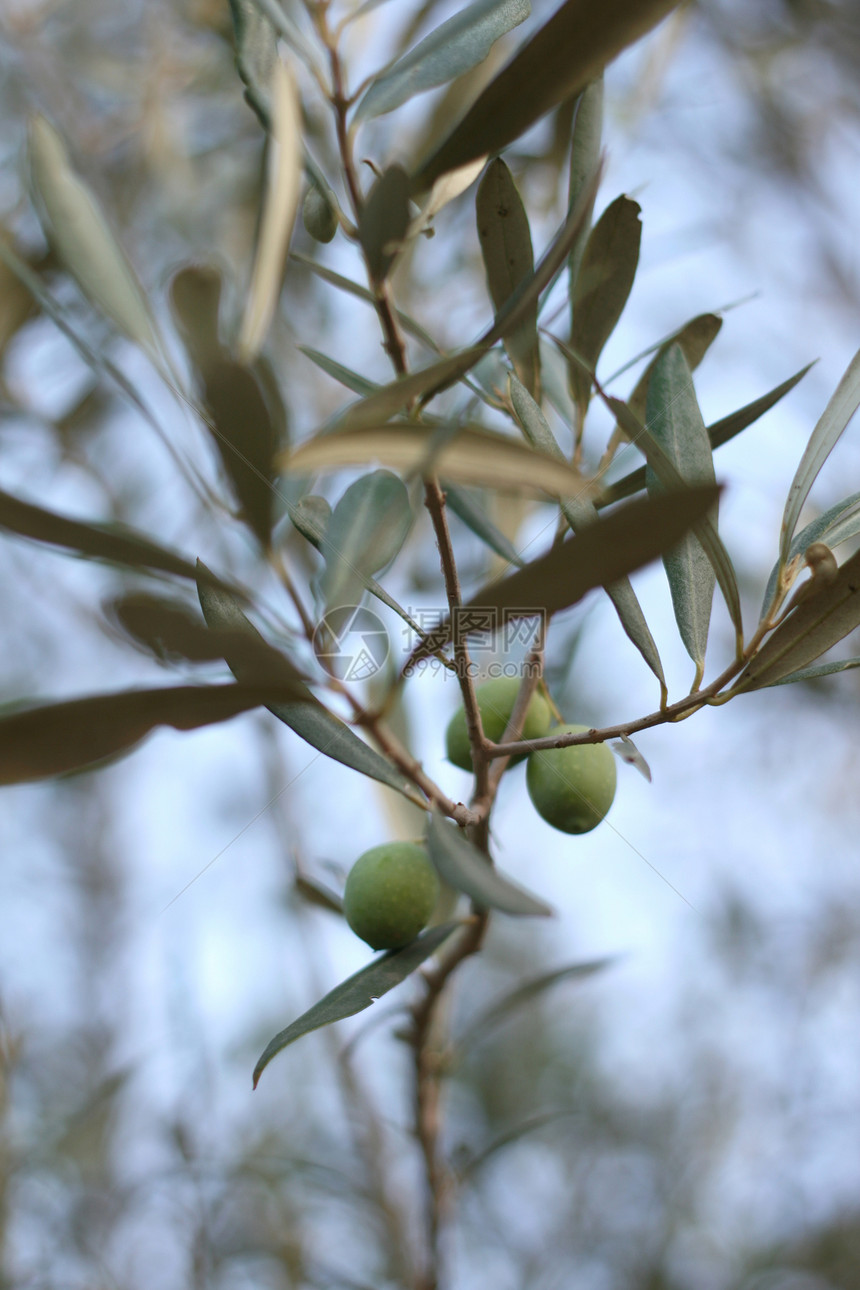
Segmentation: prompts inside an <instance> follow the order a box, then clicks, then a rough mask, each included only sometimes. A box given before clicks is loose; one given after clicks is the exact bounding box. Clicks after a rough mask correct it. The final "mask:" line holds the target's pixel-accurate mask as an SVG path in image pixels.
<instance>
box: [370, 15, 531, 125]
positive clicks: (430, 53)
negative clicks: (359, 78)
mask: <svg viewBox="0 0 860 1290" xmlns="http://www.w3.org/2000/svg"><path fill="white" fill-rule="evenodd" d="M530 13H531V3H530V0H478V3H477V4H471V5H468V6H467V7H466V8H465V9H461V10H460V12H459V13H457V14H455V15H454V17H453V18H449V19H448V21H447V22H443V23H442V25H441V26H440V27H437V28H436V30H435V31H431V32H430V34H429V36H425V37H424V39H423V40H422V41H419V43H418V44H417V45H416V46H415V48H414V49H411V50H410V51H409V53H408V54H405V55H404V56H403V58H400V59H398V60H397V62H396V63H395V64H394V65H393V66H392V67H390V68H389V69H388V70H387V71H385V72H382V73H381V74H380V75H379V76H377V77H375V79H374V81H373V83H372V84H371V86H370V89H369V90H368V91H367V93H366V94H365V95H364V98H363V99H362V100H361V102H360V103H359V105H358V109H357V111H356V114H355V117H354V123H357V122H359V121H364V120H367V118H368V117H374V116H383V115H384V114H385V113H386V112H393V111H394V109H395V108H398V107H400V105H401V104H402V103H406V102H407V101H408V100H409V99H411V98H413V97H414V95H416V94H423V93H424V92H425V90H432V89H435V87H436V86H437V85H444V84H445V83H446V82H447V81H452V80H453V79H454V78H455V77H456V76H462V75H463V74H464V73H465V72H468V71H471V69H472V68H473V67H477V66H478V64H479V63H482V62H483V61H484V59H485V58H486V57H487V55H488V54H489V52H490V50H491V49H492V47H493V45H494V44H495V43H496V41H497V40H498V39H499V37H500V36H504V35H505V33H506V32H508V31H511V30H512V29H513V28H514V27H517V26H519V24H520V23H521V22H525V20H526V18H528V16H529V14H530Z"/></svg>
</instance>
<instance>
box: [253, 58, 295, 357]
mask: <svg viewBox="0 0 860 1290" xmlns="http://www.w3.org/2000/svg"><path fill="white" fill-rule="evenodd" d="M271 84H272V126H271V133H270V135H269V138H268V143H267V159H266V188H265V193H264V196H263V208H262V211H261V213H260V229H259V234H258V237H257V249H256V254H255V257H254V268H253V271H252V274H251V286H250V289H249V291H248V298H247V301H246V303H245V314H244V317H243V319H242V326H241V329H240V332H239V341H238V349H239V355H240V357H241V358H242V359H243V360H244V361H245V362H249V361H251V360H252V359H254V358H256V356H257V355H258V354H259V352H260V350H261V349H262V347H263V342H264V341H265V339H266V334H267V332H268V330H269V326H270V324H271V321H272V318H273V317H274V313H275V308H276V306H277V303H278V297H279V295H280V294H281V282H282V280H283V276H284V265H285V263H286V258H287V248H288V246H289V244H290V237H291V235H292V231H293V224H294V223H295V219H296V210H297V208H298V203H299V191H300V189H301V182H302V109H301V103H300V101H299V92H298V88H297V86H296V82H295V79H294V77H293V74H292V72H291V71H290V70H289V68H288V67H287V66H286V65H285V64H284V63H282V62H281V60H280V58H279V59H278V60H277V62H276V63H275V66H274V68H273V71H272V82H271Z"/></svg>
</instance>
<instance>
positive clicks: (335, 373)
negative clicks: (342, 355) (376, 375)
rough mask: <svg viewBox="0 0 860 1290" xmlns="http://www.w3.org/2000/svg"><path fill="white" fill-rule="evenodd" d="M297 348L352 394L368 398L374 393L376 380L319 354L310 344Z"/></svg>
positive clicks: (376, 386)
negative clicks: (369, 378) (370, 379)
mask: <svg viewBox="0 0 860 1290" xmlns="http://www.w3.org/2000/svg"><path fill="white" fill-rule="evenodd" d="M297 349H299V350H301V352H302V353H303V354H304V355H305V357H306V358H309V359H310V360H311V362H312V363H316V365H317V367H319V368H322V370H323V371H324V372H325V373H326V374H327V375H328V376H332V377H334V379H335V380H336V381H339V382H340V384H341V385H345V386H346V388H347V389H348V390H352V392H353V394H360V395H361V396H362V398H368V397H369V396H370V395H371V394H374V393H375V392H376V391H377V390H378V389H379V385H378V384H377V382H376V381H369V380H368V379H367V377H366V376H360V375H359V374H358V372H353V371H352V369H351V368H349V367H344V365H343V364H342V363H338V362H337V360H336V359H334V358H329V356H328V354H321V353H320V352H319V350H318V349H312V348H311V346H310V345H298V346H297Z"/></svg>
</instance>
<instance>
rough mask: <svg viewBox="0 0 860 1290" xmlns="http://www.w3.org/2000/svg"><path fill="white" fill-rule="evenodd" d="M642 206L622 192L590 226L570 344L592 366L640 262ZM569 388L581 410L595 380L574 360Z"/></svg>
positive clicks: (574, 303) (573, 304)
mask: <svg viewBox="0 0 860 1290" xmlns="http://www.w3.org/2000/svg"><path fill="white" fill-rule="evenodd" d="M640 213H641V207H640V206H639V203H638V202H634V201H632V200H631V199H630V198H629V197H624V196H621V197H618V198H616V200H615V201H614V202H612V204H611V205H610V206H607V208H606V210H605V211H604V212H603V214H602V215H601V216H600V219H599V220H598V221H597V223H596V224H595V226H594V228H593V229H592V230H591V234H590V236H589V238H588V241H587V242H586V244H585V249H584V251H583V253H582V261H581V263H580V265H579V270H578V272H577V276H576V286H575V288H574V292H573V297H572V299H571V327H570V347H571V349H572V350H574V352H575V353H576V354H578V355H579V356H580V358H581V359H582V360H583V361H584V362H585V363H586V364H587V366H588V367H589V368H591V369H592V370H593V369H594V368H595V367H596V366H597V363H598V360H599V358H600V355H601V354H602V353H603V347H604V345H605V344H606V342H607V340H608V339H609V337H610V336H611V335H612V332H613V331H614V329H615V325H616V323H617V322H618V320H619V318H620V317H621V314H622V311H623V309H624V306H625V305H626V303H627V298H628V296H629V295H630V290H631V288H632V286H633V280H634V278H635V277H636V268H637V265H638V264H639V244H640V241H641V238H642V223H641V220H640V218H639V216H640ZM570 388H571V393H572V394H573V397H574V400H575V402H576V404H577V406H578V407H579V408H580V410H582V409H584V408H585V406H586V404H587V402H588V396H589V393H590V390H591V380H590V377H589V375H588V373H587V371H586V370H585V369H583V367H582V366H581V365H579V364H576V363H574V364H571V368H570Z"/></svg>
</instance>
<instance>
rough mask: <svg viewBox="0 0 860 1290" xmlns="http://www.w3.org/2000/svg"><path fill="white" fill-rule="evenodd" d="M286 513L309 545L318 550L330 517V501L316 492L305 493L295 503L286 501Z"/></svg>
mask: <svg viewBox="0 0 860 1290" xmlns="http://www.w3.org/2000/svg"><path fill="white" fill-rule="evenodd" d="M287 514H288V515H289V517H290V520H291V522H292V524H293V525H294V526H295V528H297V529H298V531H299V532H300V533H301V535H302V537H303V538H307V540H308V542H310V544H311V546H314V547H316V549H317V550H319V549H320V547H321V546H322V540H323V535H324V533H325V530H326V525H327V524H328V522H329V520H330V519H331V503H330V502H329V501H328V499H327V498H325V497H319V496H317V494H316V493H306V494H305V496H304V497H300V498H299V500H298V501H297V502H296V503H295V505H293V503H292V502H288V503H287Z"/></svg>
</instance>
